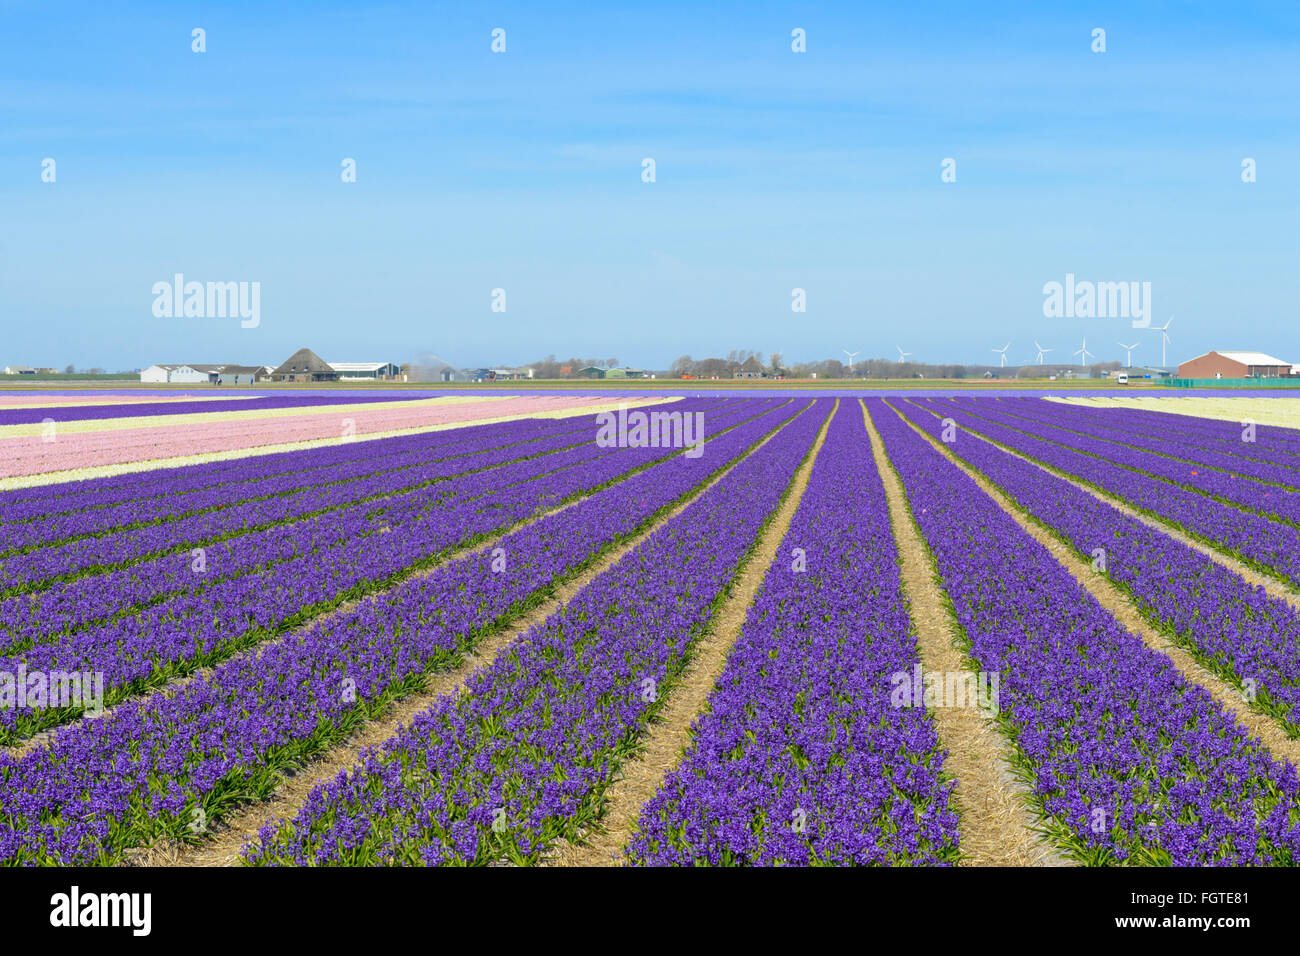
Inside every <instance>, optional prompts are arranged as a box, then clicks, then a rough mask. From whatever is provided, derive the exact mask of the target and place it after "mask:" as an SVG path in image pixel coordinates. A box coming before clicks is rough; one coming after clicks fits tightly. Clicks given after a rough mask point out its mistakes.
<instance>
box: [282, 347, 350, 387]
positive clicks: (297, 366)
mask: <svg viewBox="0 0 1300 956" xmlns="http://www.w3.org/2000/svg"><path fill="white" fill-rule="evenodd" d="M271 380H272V381H275V382H337V381H338V380H339V373H338V371H337V370H336V369H335V368H334V366H332V365H330V364H329V363H328V362H326V361H325V360H324V359H323V358H321V357H320V356H319V355H317V354H316V353H315V352H313V351H312V350H311V349H299V350H298V351H296V352H294V353H293V354H292V355H290V356H289V357H288V358H287V359H285V360H284V362H283V363H282V364H281V365H280V366H279V367H278V368H276V369H274V370H273V371H272V372H271Z"/></svg>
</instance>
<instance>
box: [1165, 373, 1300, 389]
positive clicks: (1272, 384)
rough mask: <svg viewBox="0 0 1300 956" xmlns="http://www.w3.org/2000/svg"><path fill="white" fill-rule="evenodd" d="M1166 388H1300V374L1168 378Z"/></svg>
mask: <svg viewBox="0 0 1300 956" xmlns="http://www.w3.org/2000/svg"><path fill="white" fill-rule="evenodd" d="M1160 384H1161V385H1164V386H1165V387H1166V388H1251V389H1256V388H1300V375H1297V376H1295V377H1292V378H1166V379H1162V380H1161V381H1160Z"/></svg>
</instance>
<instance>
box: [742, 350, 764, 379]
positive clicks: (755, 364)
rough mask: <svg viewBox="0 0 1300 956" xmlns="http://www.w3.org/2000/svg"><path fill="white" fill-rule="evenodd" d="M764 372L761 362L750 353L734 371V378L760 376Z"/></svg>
mask: <svg viewBox="0 0 1300 956" xmlns="http://www.w3.org/2000/svg"><path fill="white" fill-rule="evenodd" d="M764 374H765V373H764V371H763V366H762V364H761V363H760V362H759V361H758V359H756V358H754V356H752V355H751V356H750V357H749V358H747V359H745V361H744V363H743V364H742V365H741V366H740V367H739V368H737V369H736V373H735V375H736V378H762V377H763V376H764Z"/></svg>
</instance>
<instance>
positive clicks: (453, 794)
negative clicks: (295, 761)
mask: <svg viewBox="0 0 1300 956" xmlns="http://www.w3.org/2000/svg"><path fill="white" fill-rule="evenodd" d="M831 407H832V402H831V401H830V400H828V399H820V400H818V401H817V402H816V404H815V406H814V407H813V408H811V409H809V410H808V411H806V412H804V414H802V415H801V416H799V417H798V418H797V419H796V420H795V421H794V422H793V423H791V424H790V425H789V426H787V427H786V428H784V429H782V430H781V431H780V432H778V433H777V434H776V436H775V437H773V438H772V440H771V441H770V442H768V444H766V445H764V446H763V447H762V448H760V449H758V450H757V451H756V452H754V454H753V455H751V456H750V457H749V458H747V459H745V460H744V461H742V462H741V463H740V464H739V465H737V466H736V468H735V469H734V470H733V471H731V472H730V473H728V474H727V475H726V476H725V477H724V478H723V479H722V480H721V481H719V482H718V483H717V484H716V485H715V486H714V487H713V488H711V489H710V490H708V491H707V492H705V494H703V495H702V496H700V498H699V499H697V500H696V501H694V502H693V503H692V504H691V505H690V506H689V507H688V508H686V509H685V510H684V511H683V512H682V513H681V514H679V515H677V516H676V517H674V518H673V519H672V520H670V521H669V522H668V523H666V524H665V525H664V526H663V527H661V528H658V529H656V530H655V531H654V533H653V534H651V535H650V536H649V537H648V538H647V539H646V540H645V541H643V542H642V543H641V544H639V545H638V546H637V547H636V548H635V549H633V550H632V551H631V552H629V553H628V554H627V555H625V556H624V557H623V558H622V560H621V561H619V563H618V564H617V565H615V566H614V567H613V568H610V569H609V570H608V571H606V572H604V573H602V574H601V575H599V576H598V577H596V578H595V579H594V580H593V581H591V582H590V583H589V584H588V585H587V586H586V587H584V588H583V589H582V590H581V591H580V592H579V593H578V594H577V595H575V596H574V598H573V599H572V600H571V601H570V602H569V603H568V604H567V605H566V606H565V607H564V608H563V609H561V610H559V611H557V612H556V613H554V614H552V615H551V616H550V617H549V618H548V619H547V620H546V621H545V622H543V623H542V624H540V625H538V626H536V627H534V628H532V629H530V630H529V631H528V632H527V633H526V634H524V635H522V636H521V637H520V638H519V639H518V640H516V641H515V642H514V643H513V644H512V645H511V646H510V647H509V648H507V649H506V650H504V651H503V652H502V653H501V654H500V655H498V657H497V659H496V660H495V661H494V662H493V663H492V664H491V665H488V666H486V667H484V668H483V669H481V670H480V671H478V672H477V673H476V674H475V675H474V676H473V677H471V678H470V680H469V681H468V682H467V685H466V692H465V693H463V694H451V695H445V696H443V697H442V698H441V699H439V701H438V702H437V704H435V705H434V706H433V707H432V708H430V709H429V710H426V711H424V712H422V713H421V714H419V715H418V716H417V717H416V718H415V719H414V720H413V721H412V723H411V724H410V725H409V726H408V727H404V728H402V730H401V731H399V732H398V734H397V735H396V736H394V737H392V738H390V739H389V740H388V741H387V742H386V743H385V744H384V746H383V747H382V748H380V749H372V750H371V751H369V752H368V754H367V755H366V757H365V759H364V760H363V762H362V763H361V764H360V765H359V766H358V767H357V768H355V769H354V770H353V771H352V772H350V773H349V772H344V773H342V774H340V775H339V776H338V777H337V778H336V779H335V780H334V781H333V782H331V783H330V784H328V785H325V786H322V787H318V788H317V789H316V790H315V791H314V792H313V793H312V794H311V795H310V796H309V798H308V800H307V802H306V804H305V806H304V807H303V808H302V810H301V811H300V812H299V813H298V815H297V816H296V817H295V818H294V819H293V820H292V821H290V822H287V823H284V824H282V825H277V824H275V823H269V824H267V825H266V826H265V827H263V829H262V832H261V836H260V842H259V843H258V844H255V845H253V846H251V847H250V848H248V849H247V850H246V859H247V860H248V861H249V862H252V863H257V864H277V863H289V864H294V863H299V864H301V863H313V864H374V863H380V864H382V863H409V864H420V863H424V864H428V865H439V864H452V863H485V862H490V861H493V860H499V859H509V860H513V861H515V862H536V861H538V860H539V858H540V856H541V854H542V852H543V851H544V850H545V849H546V848H547V847H548V846H549V845H551V844H553V843H554V842H555V841H556V840H558V839H559V838H561V837H564V838H569V839H573V838H577V837H578V836H579V834H580V832H581V829H582V828H583V827H584V825H586V824H588V823H590V822H591V821H592V819H593V818H594V817H595V816H596V815H597V813H598V811H599V808H600V802H601V797H602V794H603V791H604V789H605V787H606V786H607V785H608V783H609V782H610V780H611V779H612V776H613V774H614V772H615V771H616V770H617V768H618V766H619V765H620V764H621V762H622V761H624V760H626V759H628V757H629V755H630V754H631V753H632V752H633V751H634V749H635V747H636V741H637V738H638V735H639V733H640V732H641V731H642V729H643V728H644V727H645V725H646V722H647V721H648V720H649V719H650V717H651V716H652V715H653V714H655V713H656V712H657V711H658V710H659V709H660V708H661V707H662V705H663V701H664V700H665V698H666V696H667V694H668V693H669V691H670V689H671V687H672V686H673V684H674V681H675V680H676V679H677V677H678V675H679V674H680V671H681V669H682V667H683V666H684V664H685V662H686V660H687V659H688V657H689V655H690V652H691V648H692V645H693V644H694V643H695V642H696V641H697V640H698V638H699V637H700V635H701V634H702V633H703V631H704V630H705V628H706V627H707V626H708V624H709V620H710V617H711V612H712V611H713V609H714V608H715V606H716V605H717V602H718V601H719V600H720V599H721V598H722V597H723V596H724V595H725V593H726V588H727V585H728V582H729V581H731V580H732V578H733V576H734V575H735V574H736V573H737V569H738V566H739V565H740V563H741V561H742V559H743V558H744V556H745V555H746V554H747V553H748V552H749V551H750V550H751V548H752V547H753V546H754V543H755V541H756V538H757V536H758V534H759V532H760V530H761V529H762V527H763V526H764V525H765V523H766V522H767V521H768V520H770V517H771V515H772V514H773V512H774V511H775V510H776V508H777V507H778V505H779V503H780V500H781V498H782V496H783V494H785V493H786V492H787V490H788V489H789V487H790V484H791V480H792V478H793V476H794V473H795V471H796V470H797V468H798V466H799V465H800V463H801V462H802V461H803V460H804V459H805V458H806V456H807V454H808V453H809V452H810V451H811V447H812V443H813V441H814V439H815V437H816V434H817V432H818V430H819V429H820V428H821V427H822V425H823V423H824V421H825V419H826V417H827V415H828V413H829V412H830V410H831Z"/></svg>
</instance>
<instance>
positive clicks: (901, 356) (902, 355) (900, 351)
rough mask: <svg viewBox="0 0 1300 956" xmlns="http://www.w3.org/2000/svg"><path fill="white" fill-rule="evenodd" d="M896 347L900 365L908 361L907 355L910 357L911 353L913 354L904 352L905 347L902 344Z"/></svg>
mask: <svg viewBox="0 0 1300 956" xmlns="http://www.w3.org/2000/svg"><path fill="white" fill-rule="evenodd" d="M894 348H896V349H898V364H899V365H902V364H903V363H904V362H906V361H907V357H908V356H909V355H911V354H912V353H911V352H904V351H903V349H902V348H901V347H900V346H897V345H895V346H894Z"/></svg>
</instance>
